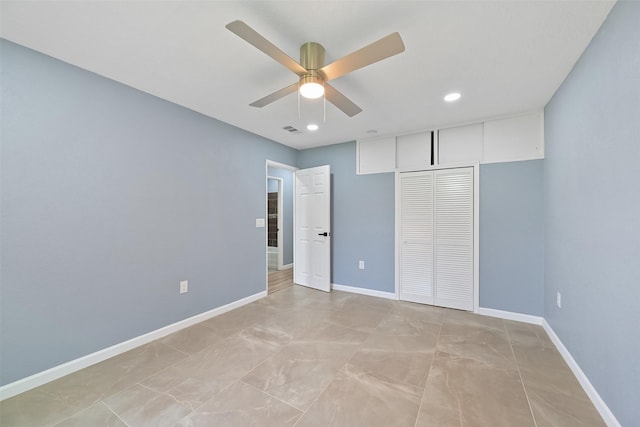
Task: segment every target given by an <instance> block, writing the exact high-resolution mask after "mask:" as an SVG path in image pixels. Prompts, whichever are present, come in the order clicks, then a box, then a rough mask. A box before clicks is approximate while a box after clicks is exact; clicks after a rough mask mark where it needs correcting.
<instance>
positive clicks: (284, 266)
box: [280, 263, 293, 270]
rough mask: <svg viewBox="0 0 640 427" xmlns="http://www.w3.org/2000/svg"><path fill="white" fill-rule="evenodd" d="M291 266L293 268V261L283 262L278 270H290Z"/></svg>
mask: <svg viewBox="0 0 640 427" xmlns="http://www.w3.org/2000/svg"><path fill="white" fill-rule="evenodd" d="M292 268H293V263H291V264H284V265H283V266H282V268H281V269H280V270H290V269H292Z"/></svg>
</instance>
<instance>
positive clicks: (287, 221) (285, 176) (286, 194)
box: [267, 166, 293, 265]
mask: <svg viewBox="0 0 640 427" xmlns="http://www.w3.org/2000/svg"><path fill="white" fill-rule="evenodd" d="M267 175H269V176H275V177H278V178H282V193H283V200H282V205H283V210H284V212H283V217H282V226H283V227H284V230H283V231H282V239H283V240H284V242H283V244H284V247H283V248H282V263H283V264H284V265H287V264H292V263H293V172H291V171H288V170H286V169H280V168H274V167H271V166H269V168H268V170H267ZM276 191H278V189H277V187H276ZM278 244H279V243H278Z"/></svg>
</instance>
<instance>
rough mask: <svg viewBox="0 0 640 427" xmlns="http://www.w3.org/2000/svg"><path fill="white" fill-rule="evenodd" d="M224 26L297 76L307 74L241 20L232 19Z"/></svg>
mask: <svg viewBox="0 0 640 427" xmlns="http://www.w3.org/2000/svg"><path fill="white" fill-rule="evenodd" d="M226 28H227V29H228V30H229V31H231V32H232V33H234V34H235V35H237V36H238V37H240V38H241V39H243V40H244V41H246V42H247V43H249V44H251V45H253V46H254V47H256V48H258V49H260V50H261V51H262V52H264V53H266V54H267V55H268V56H270V57H271V58H273V59H275V60H276V61H278V62H279V63H281V64H282V65H284V66H285V67H287V68H288V69H289V70H291V71H293V72H294V73H296V74H297V75H299V76H302V75H304V74H307V70H306V68H304V67H303V66H302V65H300V64H298V63H297V62H296V61H295V60H294V59H293V58H291V57H290V56H289V55H287V54H286V53H284V52H283V51H282V50H280V48H278V47H277V46H276V45H274V44H273V43H271V42H270V41H269V40H267V39H265V38H264V37H262V36H261V35H260V34H258V33H257V32H256V31H255V30H254V29H253V28H251V27H250V26H248V25H247V24H245V23H244V22H242V21H233V22H230V23H228V24H227V25H226Z"/></svg>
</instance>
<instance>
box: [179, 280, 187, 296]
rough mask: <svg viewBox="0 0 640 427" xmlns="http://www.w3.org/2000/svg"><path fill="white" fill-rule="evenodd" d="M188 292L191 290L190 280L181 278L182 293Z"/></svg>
mask: <svg viewBox="0 0 640 427" xmlns="http://www.w3.org/2000/svg"><path fill="white" fill-rule="evenodd" d="M186 292H189V281H188V280H181V281H180V293H181V294H184V293H186Z"/></svg>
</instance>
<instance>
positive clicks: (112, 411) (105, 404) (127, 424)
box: [100, 400, 131, 427]
mask: <svg viewBox="0 0 640 427" xmlns="http://www.w3.org/2000/svg"><path fill="white" fill-rule="evenodd" d="M100 403H102V404H103V405H104V406H105V407H106V408H107V409H108V410H109V412H111V413H112V414H113V415H115V416H116V418H117V419H119V420H120V421H122V423H123V424H124V425H125V426H127V427H131V426H130V425H129V423H128V422H126V421H125V420H123V419H122V417H121V416H120V415H118V413H117V412H116V411H114V410H113V409H112V408H111V406H109V405H108V404H107V402H105V401H104V400H101V401H100Z"/></svg>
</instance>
